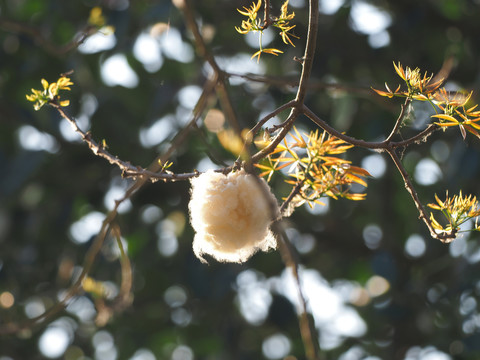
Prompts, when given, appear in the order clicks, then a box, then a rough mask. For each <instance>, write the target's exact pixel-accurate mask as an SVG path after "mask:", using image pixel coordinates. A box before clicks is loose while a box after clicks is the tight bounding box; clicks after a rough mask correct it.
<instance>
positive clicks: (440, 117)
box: [432, 114, 458, 124]
mask: <svg viewBox="0 0 480 360" xmlns="http://www.w3.org/2000/svg"><path fill="white" fill-rule="evenodd" d="M432 117H434V118H438V119H443V120H447V121H451V122H452V123H456V124H458V120H457V119H455V118H454V117H453V116H451V115H447V114H436V115H432Z"/></svg>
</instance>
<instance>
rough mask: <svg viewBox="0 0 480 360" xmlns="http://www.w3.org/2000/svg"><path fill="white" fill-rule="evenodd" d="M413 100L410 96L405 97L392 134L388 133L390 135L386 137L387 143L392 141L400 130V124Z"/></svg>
mask: <svg viewBox="0 0 480 360" xmlns="http://www.w3.org/2000/svg"><path fill="white" fill-rule="evenodd" d="M411 101H412V100H411V99H410V98H406V99H405V103H404V104H403V105H402V110H401V111H400V115H399V116H398V118H397V121H396V122H395V125H394V127H393V129H392V131H391V132H390V135H388V137H387V138H386V139H385V142H387V143H388V142H390V141H391V140H392V138H393V137H394V136H395V134H396V133H397V132H398V129H400V126H401V125H402V123H403V119H404V117H405V114H406V109H407V108H408V107H409V106H410V103H411Z"/></svg>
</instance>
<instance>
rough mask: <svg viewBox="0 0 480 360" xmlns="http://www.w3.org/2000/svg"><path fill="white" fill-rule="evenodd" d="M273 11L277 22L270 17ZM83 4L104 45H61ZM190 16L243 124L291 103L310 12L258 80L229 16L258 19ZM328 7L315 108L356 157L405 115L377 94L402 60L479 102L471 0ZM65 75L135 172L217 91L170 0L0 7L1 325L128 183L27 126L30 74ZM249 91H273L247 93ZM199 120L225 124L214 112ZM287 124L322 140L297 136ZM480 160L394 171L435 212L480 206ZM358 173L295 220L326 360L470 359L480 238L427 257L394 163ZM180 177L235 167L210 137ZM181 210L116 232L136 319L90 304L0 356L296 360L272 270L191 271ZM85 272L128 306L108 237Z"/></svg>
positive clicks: (475, 342)
mask: <svg viewBox="0 0 480 360" xmlns="http://www.w3.org/2000/svg"><path fill="white" fill-rule="evenodd" d="M272 5H273V8H274V9H277V11H278V9H279V7H280V5H281V2H277V1H272ZM95 6H98V7H100V8H101V9H102V12H103V16H105V19H106V25H109V26H113V27H114V29H115V31H114V33H113V34H107V33H105V34H101V33H100V34H98V33H97V34H95V35H92V36H90V37H89V38H88V39H87V40H86V41H85V42H83V43H82V44H81V45H80V46H79V47H78V48H76V47H69V46H68V44H71V42H72V41H73V40H75V39H78V38H79V36H81V33H82V31H84V30H85V29H86V28H85V27H86V26H87V24H88V18H89V16H90V12H91V10H92V8H93V7H95ZM192 6H193V10H194V11H195V14H196V18H197V21H198V22H199V24H201V26H202V28H203V31H204V36H205V39H207V40H208V46H209V48H210V49H211V51H212V52H213V54H214V55H215V56H216V57H217V59H218V61H219V63H220V65H221V66H222V67H223V68H224V69H225V70H226V71H227V72H230V73H231V74H232V75H231V76H230V77H229V83H230V85H229V88H228V91H229V94H230V97H231V99H232V100H233V104H234V109H235V112H236V114H237V116H238V119H239V122H240V124H239V125H240V126H241V127H242V128H250V127H252V126H253V124H255V122H256V121H257V120H258V119H259V118H261V117H262V116H263V115H265V114H266V113H268V112H269V111H272V110H273V109H275V108H276V107H278V106H280V105H281V104H283V103H284V102H286V101H289V100H291V99H292V98H293V97H294V94H295V86H294V81H295V80H297V79H298V75H299V73H300V70H301V69H300V65H299V63H298V62H295V61H293V60H292V59H293V57H294V56H298V57H301V56H302V55H303V46H304V41H305V38H306V34H305V29H306V26H307V4H306V1H304V0H295V1H294V0H291V1H290V6H291V8H292V10H293V11H295V13H296V17H295V21H294V22H295V24H296V25H297V27H296V28H295V34H296V35H298V36H299V37H300V39H298V40H296V41H295V44H296V47H295V48H293V47H289V48H287V47H285V46H282V44H281V40H280V39H279V38H278V37H275V38H274V39H273V40H272V43H271V45H272V46H275V47H278V48H280V49H281V50H283V51H284V52H285V53H284V54H283V55H281V56H279V57H273V56H268V55H265V56H262V58H261V59H260V62H259V63H258V64H257V63H256V62H255V61H251V60H249V58H250V56H251V54H253V53H254V52H255V51H256V49H255V46H256V39H253V40H252V39H249V38H248V37H245V36H242V35H240V34H238V33H237V32H236V31H235V29H234V26H238V25H239V24H240V22H241V20H242V16H241V15H240V14H239V13H238V12H237V10H236V9H237V8H242V7H243V6H250V3H249V2H248V1H239V0H234V1H232V0H229V1H227V0H215V1H213V0H199V1H192ZM320 9H321V14H320V17H319V21H320V26H319V36H318V45H317V53H316V57H315V61H314V68H313V75H312V79H311V90H310V92H309V95H308V100H307V104H308V106H309V107H310V108H311V109H312V110H314V111H315V112H316V113H317V114H318V115H319V116H321V117H322V118H324V119H325V120H326V121H327V122H329V123H330V124H332V125H333V126H335V127H336V128H337V129H339V130H341V131H346V132H347V133H348V134H349V135H351V136H354V137H356V138H361V139H365V140H379V139H382V138H384V137H385V136H386V135H388V133H389V131H390V130H391V127H392V126H393V124H394V122H395V119H396V117H397V115H398V112H399V111H400V103H399V102H398V101H395V100H390V101H389V100H386V99H385V98H380V97H379V96H376V95H374V94H373V92H372V91H371V90H370V87H371V86H375V87H377V88H380V87H383V83H384V82H385V81H386V82H388V83H389V84H390V85H391V86H393V87H395V86H394V85H392V84H397V83H400V79H398V78H397V77H396V75H395V73H394V71H393V67H392V61H400V62H401V63H402V64H404V65H406V66H411V67H413V68H415V67H417V66H418V67H420V68H421V69H423V70H425V71H427V72H428V73H431V72H437V71H439V70H440V68H441V67H442V65H443V64H444V62H445V61H447V59H451V60H452V61H453V62H452V64H453V66H452V70H451V73H450V77H449V80H448V82H447V87H449V88H451V89H473V90H475V93H474V95H473V97H474V100H475V101H476V102H478V101H480V98H479V97H478V94H477V92H476V90H477V89H478V88H479V84H480V60H479V46H480V42H479V40H478V18H479V16H480V3H479V2H478V0H425V1H420V2H419V1H413V0H406V1H386V0H371V1H367V0H335V1H334V0H320ZM103 30H105V29H103ZM101 31H102V29H101ZM250 40H251V41H250ZM264 41H265V42H268V36H267V35H266V36H265V37H264ZM251 44H253V47H252V45H251ZM65 45H67V46H65ZM70 70H73V71H74V72H73V74H72V75H70V77H71V78H72V80H73V82H74V83H75V85H74V86H73V88H72V91H71V92H69V93H68V94H67V95H66V98H68V99H70V102H71V105H70V107H69V108H68V109H67V111H68V112H69V113H70V114H72V115H73V116H75V117H76V118H77V119H78V121H79V123H80V124H81V125H82V128H83V129H84V130H90V131H91V132H92V134H93V137H94V138H95V139H97V140H99V141H100V140H102V139H105V140H106V143H107V144H108V146H109V151H110V152H112V153H113V154H116V155H118V156H119V157H120V158H121V159H123V160H126V161H131V162H132V163H133V164H138V165H140V166H143V167H146V166H148V164H149V163H150V162H151V161H152V160H153V159H155V157H156V156H157V155H158V154H159V153H162V152H163V151H165V149H166V148H167V146H168V144H169V143H170V141H171V140H172V139H173V138H174V136H175V134H176V133H177V132H178V130H179V129H181V128H182V127H184V126H185V124H186V123H187V122H188V121H189V119H190V116H191V111H192V109H193V107H194V105H195V102H196V100H197V99H198V96H199V94H200V93H201V90H202V87H203V86H204V84H205V80H206V77H207V76H208V73H209V70H208V66H206V65H205V61H204V60H202V59H201V58H199V57H198V56H197V55H196V54H195V44H194V43H193V42H192V36H191V34H190V33H189V32H188V31H187V29H186V26H185V24H184V20H183V17H182V14H181V12H180V11H179V10H178V9H177V8H176V7H175V6H174V5H172V3H171V2H169V1H166V0H136V1H128V0H103V1H94V0H83V1H61V0H1V1H0V127H1V131H0V167H1V169H2V175H1V176H0V326H1V325H2V324H6V323H8V322H11V321H22V320H23V319H28V318H32V317H34V316H36V315H39V314H41V313H42V312H43V311H44V310H45V309H48V308H49V307H50V306H52V305H53V304H54V303H55V302H57V301H58V299H59V298H60V297H61V294H62V293H63V292H64V291H65V289H66V288H68V285H69V284H70V281H71V280H70V279H71V276H72V274H73V276H75V274H78V272H79V270H80V267H81V264H82V261H83V259H84V257H85V254H86V252H87V250H88V248H89V245H90V244H91V242H92V238H93V236H94V235H95V234H96V232H97V231H98V229H99V228H100V224H101V221H102V220H103V218H104V216H105V214H106V213H107V212H108V210H109V209H111V208H112V204H113V201H114V200H115V199H118V198H120V197H121V196H122V194H123V192H124V191H125V189H126V188H127V185H129V184H131V181H130V180H126V179H122V178H121V174H120V171H119V170H118V169H117V168H115V167H113V166H111V165H110V164H108V163H107V162H106V161H104V160H102V159H100V158H97V157H95V156H94V155H93V154H92V153H91V152H90V151H89V149H88V148H87V146H85V145H84V144H82V143H81V142H80V141H79V139H78V137H77V136H75V134H74V133H73V130H72V129H71V128H70V125H68V124H67V123H66V122H65V121H64V120H62V119H61V118H60V116H59V114H58V113H57V112H56V111H54V109H51V108H46V109H42V110H41V111H39V112H35V111H34V110H33V107H32V104H31V103H29V102H28V101H26V99H25V94H27V93H30V89H31V88H37V89H38V88H40V80H41V79H42V78H45V79H47V80H48V81H50V82H52V81H55V80H56V79H57V78H58V76H59V74H61V73H65V72H68V71H70ZM248 73H254V74H257V75H261V76H263V78H262V79H267V81H249V80H247V79H245V78H244V77H241V76H238V75H245V74H248ZM209 105H210V107H212V108H215V107H217V108H218V106H219V104H218V103H217V100H216V99H215V98H212V99H211V104H209ZM410 110H411V111H410V113H409V123H408V126H405V127H404V128H402V129H401V135H402V136H405V137H407V136H408V135H409V134H410V135H411V134H414V133H415V131H418V129H421V128H422V126H424V125H425V121H426V120H428V117H429V115H430V114H429V113H428V111H429V109H427V108H424V107H422V106H417V107H413V108H412V109H410ZM284 116H285V114H281V115H280V116H279V117H278V118H277V119H275V121H277V122H279V121H281V120H282V119H284ZM296 125H297V127H298V128H299V129H301V130H303V131H307V130H309V129H313V128H314V127H313V124H311V123H309V121H308V120H307V119H301V121H299V122H298V123H297V124H296ZM479 151H480V143H479V140H478V139H475V138H473V137H472V136H468V137H467V139H466V140H465V141H464V140H463V139H462V137H461V135H460V133H459V132H458V131H447V132H445V133H442V132H437V133H435V134H434V135H432V136H431V137H430V138H429V141H428V142H427V143H425V144H423V143H422V144H419V145H415V146H412V147H410V148H408V149H407V150H406V151H405V153H404V154H403V157H402V158H403V162H404V164H405V166H406V168H407V170H409V171H410V173H411V175H412V177H413V179H414V182H415V184H416V187H417V190H418V192H419V196H420V198H421V199H422V201H423V202H424V204H426V203H429V202H432V201H433V199H434V194H435V193H437V194H438V195H439V196H440V197H442V196H443V195H444V194H445V191H446V190H449V191H450V193H452V194H453V193H457V192H458V191H459V190H460V189H462V190H463V192H464V193H473V194H479V186H478V179H479V172H480V168H479V164H480V161H479V155H478V154H479ZM348 156H349V159H350V160H352V161H353V162H354V164H357V165H361V166H363V167H365V168H367V169H368V170H369V171H370V172H371V173H372V175H374V178H372V179H370V180H369V187H368V196H367V200H365V201H363V202H356V203H353V202H349V201H346V200H340V201H335V202H334V201H329V202H327V205H326V206H325V207H317V208H315V209H314V210H309V209H307V208H300V209H298V210H297V211H296V212H295V213H294V215H293V216H292V217H291V218H289V219H287V220H285V226H286V232H287V234H288V235H289V238H290V240H291V241H292V243H293V244H294V245H295V247H296V249H297V251H298V252H299V259H300V263H301V264H302V271H303V272H302V274H303V275H302V279H303V281H304V287H305V292H306V295H307V296H308V306H309V308H310V309H311V312H312V314H313V318H314V320H315V326H316V328H317V329H318V331H319V342H320V346H321V348H322V354H323V356H324V358H325V359H342V360H356V359H369V360H372V359H408V360H411V359H429V360H432V359H440V360H443V359H478V358H479V357H480V336H479V335H480V314H479V309H478V301H479V296H480V279H479V277H478V276H479V274H480V268H479V261H480V248H479V246H478V240H479V237H478V235H477V234H471V235H469V234H465V235H463V237H461V238H460V239H457V240H456V241H454V242H453V243H452V244H450V245H445V244H442V243H440V242H438V241H434V240H432V239H431V238H430V237H429V234H428V232H427V229H426V227H425V226H424V224H423V223H422V222H421V221H420V220H419V219H418V213H417V211H416V209H415V206H414V204H413V202H412V200H411V198H410V197H409V195H408V193H407V192H406V191H405V188H404V185H403V182H402V180H401V178H400V176H399V174H398V173H397V171H396V169H395V168H394V166H393V164H392V163H391V162H390V161H389V159H388V158H387V157H386V156H384V155H383V154H377V153H373V152H369V151H366V150H362V149H353V150H351V151H350V152H349V155H348ZM170 160H171V161H173V167H172V168H171V170H172V171H175V172H184V171H186V172H190V171H192V170H193V169H198V170H206V169H207V168H209V167H215V166H222V165H221V164H223V163H227V164H229V163H232V161H233V160H235V157H234V156H233V155H232V154H231V153H229V152H228V151H227V150H225V149H224V148H223V147H222V146H221V145H220V142H219V140H218V139H217V136H216V134H215V133H214V132H211V131H209V130H208V129H207V128H206V127H205V126H204V124H203V123H202V122H200V123H199V127H198V129H196V130H195V131H193V132H192V133H191V134H190V135H189V137H188V140H187V141H186V142H185V143H183V144H182V145H181V146H180V147H179V148H177V150H176V151H175V153H174V155H173V156H172V157H171V159H170ZM272 186H273V188H274V192H275V194H276V195H277V197H278V198H279V199H280V198H281V197H282V196H286V195H287V194H288V192H289V189H288V188H286V187H285V185H284V183H283V182H282V179H281V178H280V177H274V178H273V180H272ZM188 200H189V184H188V183H187V182H175V183H161V182H159V183H154V184H149V185H146V186H144V187H143V188H142V189H141V191H140V192H138V193H137V194H136V195H135V196H134V197H133V198H132V199H131V202H130V203H127V204H126V205H125V206H124V207H123V208H122V210H121V214H120V215H119V218H118V224H119V226H120V228H121V233H122V241H123V242H124V244H125V245H126V247H127V248H128V254H129V257H130V259H131V261H132V266H133V277H134V283H133V286H134V288H133V295H134V300H133V304H132V305H131V306H130V307H128V308H127V309H125V310H124V311H121V312H117V313H114V314H113V315H112V316H111V317H110V318H109V320H108V322H107V323H106V324H104V325H101V324H98V323H96V322H95V317H96V309H95V306H94V302H95V296H94V295H92V294H86V293H84V294H80V295H79V296H78V297H77V298H75V299H74V300H73V301H71V302H70V304H69V306H68V307H67V309H66V311H64V312H62V313H60V314H59V315H57V316H55V317H54V318H52V319H49V322H48V324H44V325H42V326H39V327H35V328H32V329H27V330H25V331H22V332H20V333H18V334H14V335H2V336H1V337H0V359H1V360H7V359H15V360H17V359H44V358H65V359H68V360H73V359H134V360H151V359H173V360H180V359H185V360H188V359H238V360H240V359H264V358H265V359H282V358H286V359H304V358H305V356H304V350H303V345H302V342H301V339H300V336H299V330H298V322H297V317H296V306H297V303H298V300H297V297H296V290H295V288H294V286H293V285H292V280H291V278H290V277H289V275H288V273H287V272H285V270H284V265H283V263H282V261H281V258H280V256H279V254H278V253H277V252H272V253H266V254H265V253H261V254H257V255H255V256H254V257H253V258H252V259H251V260H250V261H249V262H248V263H246V264H244V265H235V264H233V265H232V264H218V263H216V262H214V261H211V262H210V264H209V265H205V264H202V263H200V261H199V260H198V259H196V258H195V257H194V255H193V253H192V249H191V243H192V239H193V235H194V234H193V231H192V229H191V227H190V226H189V224H188V210H187V204H188ZM91 276H92V277H93V278H94V279H96V280H98V281H103V282H104V286H106V287H107V288H108V289H109V291H110V292H111V293H112V294H115V293H116V292H118V287H119V279H120V265H119V251H118V248H117V247H116V245H115V242H114V240H112V239H107V242H106V244H105V246H104V248H103V249H102V251H101V253H100V255H99V256H98V258H97V260H96V262H95V265H94V268H93V270H92V273H91ZM289 356H290V357H289Z"/></svg>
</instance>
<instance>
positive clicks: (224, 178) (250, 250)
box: [189, 170, 278, 263]
mask: <svg viewBox="0 0 480 360" xmlns="http://www.w3.org/2000/svg"><path fill="white" fill-rule="evenodd" d="M191 183H192V198H191V200H190V204H189V209H190V221H191V224H192V226H193V228H194V229H195V231H196V235H195V239H194V240H193V251H194V252H195V255H196V256H197V257H198V258H199V259H201V260H202V261H205V260H204V258H203V256H202V255H203V254H208V255H211V256H212V257H214V258H215V259H216V260H218V261H222V262H223V261H226V262H238V263H241V262H245V261H246V260H247V259H248V258H249V257H250V256H252V255H253V254H254V253H255V252H256V251H258V250H263V251H267V250H268V249H270V248H275V247H276V240H275V238H274V236H273V234H272V233H271V232H270V230H269V225H270V223H271V221H272V211H271V206H272V205H271V204H275V207H276V204H277V201H276V199H275V197H274V196H273V194H272V193H271V192H270V188H269V187H268V185H267V183H266V182H265V180H263V179H260V180H259V179H256V178H255V177H254V175H249V174H247V173H246V172H245V171H243V170H241V171H237V172H233V173H230V174H228V175H224V174H222V173H217V172H214V171H213V170H209V171H207V172H205V173H203V174H202V175H200V176H198V177H197V178H194V179H192V180H191ZM275 211H278V210H277V209H276V210H275ZM274 215H275V216H276V215H277V214H274Z"/></svg>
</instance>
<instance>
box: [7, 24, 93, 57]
mask: <svg viewBox="0 0 480 360" xmlns="http://www.w3.org/2000/svg"><path fill="white" fill-rule="evenodd" d="M0 28H1V29H3V30H5V31H8V32H11V33H15V34H24V35H26V36H28V37H30V38H31V39H32V40H33V41H34V42H35V44H36V45H38V46H40V47H41V48H43V49H45V51H47V52H48V53H49V54H52V55H55V56H62V55H65V54H66V53H68V52H69V51H71V50H74V49H76V48H78V47H79V46H80V45H81V44H82V43H84V42H85V40H86V39H87V38H88V37H90V36H92V35H93V34H95V33H96V32H97V31H98V29H97V28H96V27H94V26H91V25H86V26H85V27H84V28H83V29H82V30H81V31H80V32H79V33H78V34H77V35H75V37H74V38H73V39H72V40H71V41H70V42H68V43H67V44H64V45H57V44H55V43H53V42H51V41H50V40H49V39H47V38H45V37H44V36H43V35H42V33H41V31H40V30H39V29H38V28H36V27H33V26H31V25H29V24H25V23H22V22H19V21H14V20H11V19H7V18H5V17H0Z"/></svg>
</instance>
